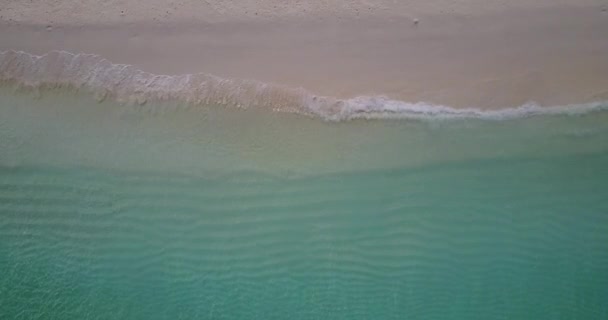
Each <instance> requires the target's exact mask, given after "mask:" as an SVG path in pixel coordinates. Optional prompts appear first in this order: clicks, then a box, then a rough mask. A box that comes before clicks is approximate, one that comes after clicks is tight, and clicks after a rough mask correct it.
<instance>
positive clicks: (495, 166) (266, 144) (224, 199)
mask: <svg viewBox="0 0 608 320" xmlns="http://www.w3.org/2000/svg"><path fill="white" fill-rule="evenodd" d="M1 97H2V100H0V133H1V135H0V137H1V138H0V148H1V149H0V152H1V154H0V271H1V275H0V318H1V319H79V320H80V319H146V320H148V319H468V320H470V319H484V320H486V319H534V320H537V319H608V303H607V302H606V301H608V121H607V120H608V115H607V114H606V113H601V112H598V113H594V114H590V115H584V116H546V117H536V118H531V119H523V120H511V121H504V122H492V121H477V120H462V121H448V122H430V123H429V122H419V121H407V120H405V121H403V120H401V121H371V122H367V121H360V122H352V123H344V124H335V123H333V124H330V123H323V122H320V121H318V120H312V119H300V118H298V117H291V116H276V115H268V114H266V115H264V114H262V115H260V114H251V113H248V112H244V111H243V112H241V111H230V112H226V111H222V110H215V109H213V108H211V109H209V110H206V111H203V110H181V111H180V110H174V109H171V110H170V111H167V112H161V113H154V112H149V110H148V111H144V110H142V109H130V111H129V112H127V113H124V112H123V111H117V110H119V109H120V107H118V106H111V105H109V104H107V105H106V104H96V103H93V102H90V101H89V100H83V98H82V97H73V96H67V97H66V96H58V97H55V96H51V97H47V98H44V99H40V98H31V97H28V96H25V95H23V96H19V95H8V94H4V95H2V96H1ZM58 99H59V100H58ZM58 101H61V103H59V102H58ZM112 108H114V109H112ZM245 121H246V122H245ZM244 123H247V125H243V124H244Z"/></svg>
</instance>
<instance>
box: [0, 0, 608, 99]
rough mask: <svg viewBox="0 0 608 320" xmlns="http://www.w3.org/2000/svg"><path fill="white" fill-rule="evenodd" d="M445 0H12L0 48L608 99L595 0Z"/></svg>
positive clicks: (309, 86)
mask: <svg viewBox="0 0 608 320" xmlns="http://www.w3.org/2000/svg"><path fill="white" fill-rule="evenodd" d="M440 2H441V1H439V2H437V3H436V4H435V5H433V3H434V2H420V3H418V2H415V3H412V4H409V5H394V6H391V5H390V4H389V1H386V3H385V2H382V1H379V2H378V3H376V4H370V5H369V6H370V8H373V9H374V10H372V9H370V10H367V11H364V10H363V7H361V8H359V7H360V6H362V4H353V9H348V10H347V9H345V11H344V12H342V14H335V15H333V13H332V12H333V11H332V10H329V11H326V10H325V7H324V6H323V5H322V4H321V2H319V3H316V2H313V3H311V4H310V6H311V7H314V10H312V11H306V10H305V9H304V8H299V7H298V6H295V9H294V10H295V11H296V12H291V11H286V10H281V9H280V8H277V9H275V10H274V11H272V10H270V9H268V10H266V11H268V14H266V15H264V14H262V12H266V11H264V10H263V9H260V11H261V12H260V15H258V16H256V15H255V14H254V15H251V14H245V13H243V12H241V11H243V10H245V11H247V12H249V11H251V10H249V9H245V7H246V6H245V7H243V8H242V7H241V6H238V8H236V6H235V7H233V8H232V9H225V11H226V12H223V11H221V10H219V9H217V10H219V11H217V10H216V11H214V10H210V9H209V8H208V7H206V5H205V4H204V3H203V2H201V4H194V3H186V2H184V3H180V2H176V3H175V6H176V7H177V8H178V9H175V10H177V11H176V12H175V13H172V14H171V15H166V16H163V15H160V16H159V14H160V13H159V10H160V6H159V7H158V8H156V7H155V6H154V5H151V6H149V7H150V8H148V9H146V10H144V9H142V10H134V9H132V8H131V6H133V7H136V6H137V5H138V3H137V1H135V2H133V3H132V2H128V3H127V4H125V5H127V7H126V8H124V9H121V6H120V5H118V4H113V3H112V2H109V3H108V4H107V5H101V4H98V5H97V6H101V8H99V10H101V11H99V12H101V14H96V13H97V11H94V10H95V8H97V7H95V5H91V6H88V5H87V6H84V5H83V6H82V8H80V7H79V6H76V7H75V8H73V9H72V10H73V11H74V12H75V13H77V14H73V15H68V14H67V13H65V12H64V11H58V10H55V11H49V12H51V13H48V14H44V13H43V10H45V9H44V8H45V6H44V5H42V6H35V7H25V8H20V7H19V6H20V5H19V4H13V5H12V6H14V8H12V9H11V10H8V13H7V9H5V10H3V11H2V12H3V15H4V18H3V20H2V21H3V22H2V24H3V27H2V28H1V31H0V37H1V38H2V39H3V41H2V43H1V44H0V50H23V51H25V52H28V53H32V54H37V55H41V54H44V53H47V52H49V51H52V50H65V51H68V52H72V53H92V54H97V55H100V56H102V57H103V58H106V59H108V60H110V61H111V62H112V63H117V64H130V65H133V66H135V67H136V68H138V69H141V70H143V71H145V72H150V73H153V74H164V75H182V74H194V73H205V74H212V75H215V76H218V77H220V78H224V79H249V80H256V81H260V82H263V83H269V84H278V85H283V86H287V87H290V88H304V89H305V90H307V91H309V92H311V93H312V94H315V95H322V96H328V97H335V98H340V99H348V98H354V97H359V96H385V97H388V98H390V99H394V100H399V101H404V102H410V103H416V102H427V103H431V104H438V105H444V106H449V107H456V108H480V109H496V108H513V107H518V106H521V105H523V104H526V103H529V102H535V103H538V104H540V105H543V106H556V105H568V104H579V103H586V102H596V101H603V100H606V99H608V91H607V90H606V88H607V87H608V79H607V77H606V75H607V74H608V62H607V60H606V59H605V56H606V55H607V54H608V41H607V36H606V35H605V32H604V30H606V29H607V28H608V14H607V13H606V11H605V9H606V4H605V3H603V2H602V1H583V2H581V1H569V2H568V1H559V2H555V1H540V2H538V3H537V2H535V3H534V4H530V5H528V4H526V3H525V2H523V1H515V2H513V3H510V4H509V5H504V4H502V2H498V1H496V2H484V5H476V4H475V2H474V1H463V2H456V4H452V5H451V6H450V5H447V4H445V3H443V2H441V3H440ZM444 2H446V3H448V1H444ZM59 3H65V2H62V1H59ZM104 3H105V2H104ZM270 3H273V2H272V1H270ZM331 3H333V2H331ZM336 3H339V2H336ZM449 3H451V2H449ZM274 5H276V3H273V6H274ZM22 6H25V5H22ZM199 6H201V7H199ZM226 6H227V4H226ZM258 6H259V4H258ZM268 6H269V7H270V4H268ZM146 7H148V6H146ZM262 7H264V6H262ZM335 7H338V6H337V5H336V6H335ZM109 8H113V10H114V11H110V10H109ZM152 8H156V9H152ZM264 8H265V7H264ZM380 8H385V9H384V10H380ZM450 8H452V9H450ZM76 10H80V11H76ZM119 10H120V11H125V12H126V13H125V14H124V15H121V14H120V12H119ZM167 10H169V11H170V12H173V9H171V8H169V7H167ZM309 10H311V9H309ZM335 10H337V9H335ZM357 10H358V11H357ZM275 11H276V12H275ZM45 12H46V11H45ZM53 12H54V14H56V16H55V17H53ZM187 12H188V13H191V14H190V15H188V14H186V13H187ZM222 12H223V13H222ZM356 12H359V14H357V13H356ZM7 17H8V19H12V20H9V21H7ZM85 17H86V18H85Z"/></svg>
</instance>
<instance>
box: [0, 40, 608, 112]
mask: <svg viewBox="0 0 608 320" xmlns="http://www.w3.org/2000/svg"><path fill="white" fill-rule="evenodd" d="M0 81H2V82H4V83H17V84H18V85H19V86H22V87H26V88H31V89H39V88H56V87H71V88H75V89H77V90H80V89H83V90H86V91H89V92H92V93H93V94H94V96H95V98H96V99H97V100H98V101H103V100H104V99H106V98H112V99H115V100H116V101H118V102H119V103H129V104H140V105H141V104H145V103H147V102H162V101H183V102H186V103H188V104H191V105H210V104H216V105H222V106H234V107H237V108H264V109H269V110H273V111H280V112H291V113H298V114H303V115H308V116H318V117H321V118H322V119H324V120H328V121H341V120H349V119H358V118H364V119H390V118H413V119H437V118H440V119H445V118H448V119H453V118H457V119H462V118H477V119H488V120H503V119H513V118H520V117H527V116H533V115H539V114H583V113H588V112H592V111H599V110H605V109H608V103H606V102H594V103H587V104H581V105H568V106H555V107H542V106H539V105H537V104H535V103H528V104H525V105H523V106H520V107H517V108H508V109H499V110H481V109H475V108H463V109H457V108H451V107H447V106H441V105H434V104H429V103H424V102H417V103H408V102H404V101H399V100H392V99H389V98H387V97H384V96H373V97H368V96H361V97H356V98H352V99H338V98H333V97H326V96H318V95H315V94H313V93H311V92H309V91H307V90H305V89H302V88H291V87H287V86H282V85H277V84H269V83H264V82H260V81H255V80H242V79H224V78H220V77H217V76H214V75H211V74H206V73H197V74H183V75H157V74H152V73H149V72H145V71H142V70H140V69H137V68H136V67H134V66H132V65H126V64H114V63H112V62H110V61H109V60H107V59H104V58H103V57H100V56H98V55H95V54H84V53H79V54H74V53H70V52H66V51H52V52H49V53H47V54H44V55H41V56H38V55H33V54H29V53H27V52H23V51H13V50H10V51H2V52H0Z"/></svg>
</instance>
